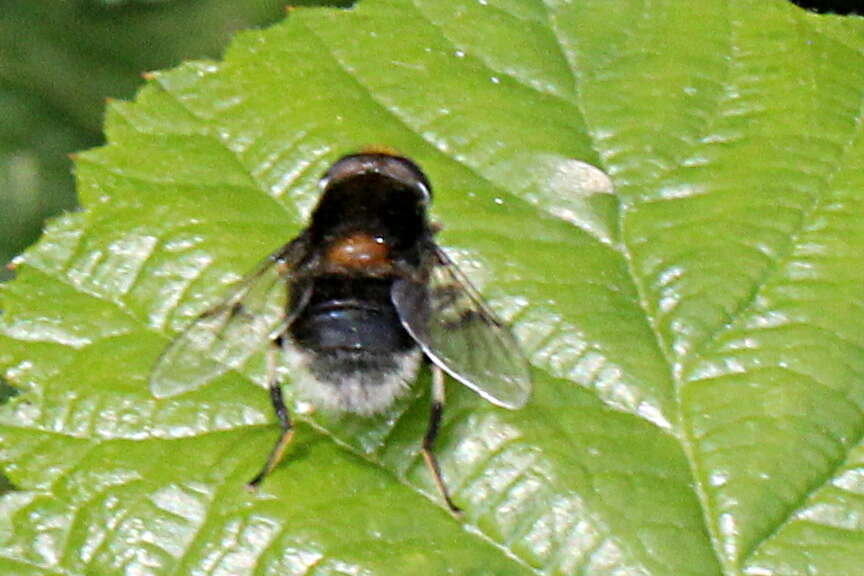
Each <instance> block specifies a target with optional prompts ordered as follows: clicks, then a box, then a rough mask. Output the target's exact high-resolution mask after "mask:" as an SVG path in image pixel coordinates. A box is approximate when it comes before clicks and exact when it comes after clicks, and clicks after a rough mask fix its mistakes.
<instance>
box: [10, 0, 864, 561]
mask: <svg viewBox="0 0 864 576" xmlns="http://www.w3.org/2000/svg"><path fill="white" fill-rule="evenodd" d="M862 102H864V21H862V20H861V19H856V18H842V17H825V16H818V15H815V14H811V13H807V12H805V11H803V10H801V9H798V8H796V7H794V6H792V5H791V4H789V3H787V2H783V1H779V0H750V1H742V2H725V1H720V0H717V1H711V0H706V1H704V2H699V3H698V7H697V6H696V4H695V3H694V4H693V5H692V6H691V5H690V4H685V3H681V2H677V1H673V0H665V1H664V0H660V1H657V2H652V3H648V4H646V3H642V2H635V1H632V2H630V1H622V2H608V1H607V0H586V1H581V2H554V1H549V2H546V3H543V2H539V1H530V0H480V1H478V0H465V1H461V0H449V1H442V0H415V1H413V2H404V1H397V0H364V1H363V2H362V3H360V4H359V5H358V6H357V7H356V8H355V9H353V10H347V11H346V10H327V9H314V10H312V9H310V10H297V11H295V12H293V13H292V14H291V15H290V16H289V18H288V19H287V21H286V22H285V23H283V24H280V25H278V26H276V27H274V28H271V29H269V30H266V31H256V32H249V33H244V34H242V35H240V36H239V37H238V38H237V39H236V40H235V42H234V44H233V46H232V48H231V49H230V50H229V51H228V53H227V54H226V56H225V59H224V61H221V62H209V61H208V62H194V63H188V64H186V65H184V66H182V67H180V68H178V69H176V70H173V71H170V72H163V73H158V74H156V75H155V76H154V78H153V79H152V80H151V81H150V82H149V84H148V86H147V87H146V88H145V89H143V90H142V91H141V92H140V94H139V95H138V97H137V99H136V101H135V102H134V103H130V104H127V103H116V104H113V105H112V106H111V108H110V112H109V115H108V119H107V123H106V129H107V137H108V145H107V146H106V147H104V148H101V149H98V150H94V151H92V152H88V153H86V154H84V155H82V156H81V157H80V158H79V160H78V162H77V177H78V190H79V194H80V196H81V200H82V203H83V205H84V207H85V208H86V210H85V211H83V212H80V213H77V214H72V215H68V216H66V217H64V218H62V219H59V220H56V221H55V222H54V223H53V224H52V225H51V227H50V229H49V230H48V232H47V233H46V235H45V237H44V238H43V240H42V241H41V242H40V243H39V244H38V245H37V246H35V247H34V248H33V249H31V250H30V251H29V252H28V253H27V254H26V256H25V257H24V258H23V259H22V261H21V264H20V267H19V276H18V279H17V280H16V281H15V282H14V283H11V284H9V285H7V286H5V287H4V290H3V308H4V310H5V312H4V315H3V316H2V319H0V321H2V336H0V364H2V365H3V366H4V368H5V375H6V378H7V379H9V380H10V381H11V382H13V383H14V384H15V385H16V386H18V387H20V388H21V389H22V394H20V395H19V396H17V397H15V398H13V399H12V400H10V401H9V402H8V403H7V404H6V405H5V406H4V408H3V411H2V416H0V439H2V444H0V461H2V463H3V466H4V469H5V471H6V473H7V474H8V476H9V477H10V478H11V479H12V481H13V482H14V483H15V485H16V486H17V487H18V488H19V490H18V491H17V492H14V493H12V494H9V495H7V496H6V497H5V498H4V499H3V500H2V508H3V513H2V514H0V518H3V525H2V527H0V571H2V572H4V573H15V574H108V575H110V574H154V575H157V574H194V575H198V574H208V575H215V574H226V575H227V574H231V575H238V574H256V575H258V574H262V575H263V574H268V575H269V574H362V575H367V574H368V575H389V574H394V575H395V574H399V575H402V574H447V573H449V574H470V575H475V574H476V575H480V574H490V575H491V574H495V575H500V574H554V575H564V574H567V575H569V574H587V575H591V576H595V575H607V574H617V575H622V574H627V575H666V574H674V575H676V576H681V575H712V574H726V575H732V574H747V575H752V576H759V575H766V574H783V575H784V576H785V575H792V576H794V575H799V574H801V575H804V574H808V575H814V574H815V575H832V576H833V575H845V574H857V573H859V572H860V566H862V565H864V446H862V434H864V414H862V408H864V354H862V352H864V192H862V190H864V176H862V174H864V170H862V163H864V139H862ZM365 144H386V145H389V146H391V147H394V148H396V149H398V150H400V151H402V152H403V153H405V154H406V155H409V156H410V157H412V158H413V159H415V160H416V161H417V162H419V163H420V164H421V165H422V166H423V167H424V168H425V169H426V171H427V172H428V174H429V175H430V178H431V180H432V182H433V185H434V186H435V205H434V214H435V217H436V218H437V219H438V220H440V221H441V222H442V223H443V224H444V225H445V230H444V232H443V233H442V234H441V243H442V245H443V246H444V247H445V249H446V250H447V251H448V253H449V254H450V255H451V256H452V257H453V258H454V259H455V260H456V261H457V262H458V263H459V264H460V266H461V267H462V268H463V269H464V270H465V272H466V274H467V275H468V276H470V277H471V279H472V281H473V282H474V283H476V284H477V285H478V287H479V289H480V290H481V292H482V293H483V294H484V295H485V296H486V297H487V298H488V299H489V300H490V302H491V304H492V307H493V308H495V310H496V311H498V312H499V313H500V314H501V315H502V316H504V317H506V319H507V320H509V321H511V322H512V324H513V326H514V329H515V331H516V333H517V336H518V337H519V339H520V340H521V341H522V342H523V345H524V347H525V349H526V352H527V354H528V356H529V357H530V360H531V363H532V369H533V379H534V394H533V396H532V398H531V400H530V401H529V403H528V405H527V406H526V407H525V408H523V409H521V410H518V411H507V410H504V409H501V408H497V407H495V406H492V405H491V404H489V403H487V402H484V401H483V400H481V399H480V398H478V397H477V396H476V395H475V394H474V393H472V392H471V391H470V390H468V389H466V388H464V387H462V386H459V385H457V384H456V383H454V382H449V383H448V402H449V404H448V412H447V417H446V421H445V425H444V429H443V432H442V437H441V441H440V444H439V454H440V457H441V461H442V467H443V470H444V475H445V477H446V478H447V480H448V482H449V484H450V487H451V489H452V491H453V494H454V499H455V500H456V502H457V503H458V504H459V505H460V506H462V507H463V508H464V509H465V517H464V519H463V520H462V521H458V520H456V519H454V518H452V517H450V516H449V515H448V514H447V512H446V511H445V510H444V509H443V508H442V506H441V503H440V501H439V499H438V496H437V494H436V492H435V489H434V487H433V485H432V483H431V481H430V479H429V475H428V473H427V471H426V470H425V469H424V467H423V463H422V460H421V459H420V458H419V457H418V454H417V449H418V447H419V443H420V438H421V437H422V433H423V429H424V426H425V421H426V416H427V411H428V392H426V391H425V390H426V389H427V388H428V384H429V375H428V373H424V374H422V375H421V377H420V379H419V381H418V386H417V392H416V394H415V395H413V396H411V397H408V398H406V399H405V401H404V402H402V403H401V404H400V405H399V406H397V407H395V408H394V410H393V411H392V412H391V413H389V414H387V415H385V416H382V417H380V418H377V419H374V420H371V421H370V420H365V419H360V418H356V419H352V418H346V417H342V418H336V417H333V416H328V415H326V414H324V413H321V412H318V413H310V412H308V411H307V412H304V413H302V414H301V420H302V424H301V425H300V427H299V429H298V431H297V439H296V444H295V445H294V446H293V448H292V450H291V451H290V453H289V456H288V458H287V460H286V461H285V462H284V463H283V464H282V465H281V466H280V467H279V468H278V469H277V471H276V472H275V473H274V475H273V476H272V477H271V478H270V479H268V481H267V482H266V483H265V484H264V486H263V490H262V491H261V492H260V493H258V494H254V495H253V494H248V493H246V492H245V491H244V490H243V483H244V482H245V481H247V480H248V479H249V478H250V477H251V476H252V475H253V474H254V473H255V471H256V470H257V468H258V467H259V466H260V465H261V463H262V461H263V458H264V457H265V455H266V453H267V450H268V449H269V447H270V446H271V443H272V442H273V441H274V439H275V437H276V435H277V426H276V425H275V419H274V417H273V415H272V414H271V410H270V407H269V405H268V400H267V394H266V391H265V390H264V389H263V388H262V387H261V384H262V382H261V363H260V361H259V360H260V358H256V359H253V361H251V362H250V363H249V364H248V365H247V366H246V368H245V369H244V370H243V371H242V373H233V372H232V373H229V374H225V375H224V376H222V377H220V378H219V379H218V380H217V381H215V382H213V383H212V384H211V385H208V386H205V387H202V388H200V389H197V390H194V391H191V392H189V393H186V394H183V395H180V396H178V397H176V398H170V399H163V400H160V401H157V400H154V399H153V398H152V397H151V396H150V395H149V393H148V392H147V378H148V372H149V370H150V368H151V366H152V365H153V362H154V361H155V360H156V358H157V357H158V355H159V353H160V351H161V350H162V349H163V348H164V347H165V346H166V345H167V344H168V342H169V341H170V339H171V337H172V336H173V335H175V334H176V333H177V332H178V331H179V330H181V329H182V327H183V326H184V325H186V324H188V322H189V321H190V320H191V319H192V318H193V317H194V316H195V315H196V314H197V313H199V312H200V311H202V310H203V309H205V308H206V307H207V306H208V305H210V304H212V303H213V302H215V301H217V300H218V298H219V295H220V294H221V293H224V291H225V288H226V285H227V284H229V283H231V282H232V281H235V280H236V279H237V278H238V277H239V276H240V275H241V274H243V273H244V272H245V271H247V270H249V269H251V268H252V267H253V266H254V265H255V263H256V261H258V260H259V259H260V258H262V257H264V256H265V255H266V254H268V253H269V252H271V251H272V250H274V249H275V248H277V247H278V246H279V245H280V244H281V243H284V242H285V241H287V240H288V239H289V238H290V237H292V236H293V235H294V234H295V233H296V232H297V230H299V228H300V227H301V226H302V223H303V221H304V218H305V216H306V215H307V214H308V212H309V210H310V208H311V206H312V205H313V204H314V202H315V199H316V195H317V191H316V181H317V178H318V177H319V175H320V174H321V173H322V172H323V171H324V169H325V168H326V167H327V165H328V164H329V163H330V162H332V161H333V160H335V159H336V158H338V157H339V156H340V155H341V154H343V153H347V152H350V151H354V150H356V149H358V148H359V147H361V146H363V145H365ZM580 162H588V163H590V164H594V165H597V166H599V167H600V168H601V169H603V170H604V171H606V172H607V173H608V174H609V175H610V176H611V177H612V180H613V181H614V183H615V186H616V191H615V193H614V194H609V193H608V190H605V189H604V187H603V186H597V187H594V188H592V187H591V186H588V185H587V183H586V182H587V180H586V179H585V178H584V177H583V176H584V175H585V172H584V169H583V168H584V167H583V165H582V164H580ZM286 378H287V379H289V380H290V374H286ZM287 389H288V390H289V391H290V384H289V386H288V387H287ZM301 408H302V406H301Z"/></svg>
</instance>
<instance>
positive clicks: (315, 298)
mask: <svg viewBox="0 0 864 576" xmlns="http://www.w3.org/2000/svg"><path fill="white" fill-rule="evenodd" d="M391 285H392V282H391V281H390V280H387V279H384V278H346V277H344V276H342V277H336V276H334V277H325V278H318V279H316V280H315V281H314V285H313V288H312V290H313V291H312V295H311V297H310V301H309V303H308V304H307V306H306V308H305V309H304V311H303V313H302V314H301V315H300V317H298V318H297V320H296V321H295V322H294V324H292V326H291V335H292V340H293V341H294V343H295V344H297V346H298V347H299V348H300V350H301V351H302V350H305V352H306V354H305V356H306V362H305V363H306V367H307V369H308V371H309V375H310V376H311V378H310V379H300V380H298V381H297V386H298V389H299V392H300V393H301V395H302V396H304V397H305V398H306V399H307V400H309V401H311V402H313V403H314V404H315V405H317V406H321V407H325V408H329V409H331V410H336V411H341V412H354V413H357V414H365V415H369V414H375V413H377V412H381V411H382V410H385V409H386V408H387V407H389V406H390V405H391V404H393V402H394V400H395V399H396V398H397V397H399V396H400V395H401V394H403V393H404V392H405V391H406V390H407V389H408V386H409V385H410V383H411V382H412V381H413V380H414V378H415V376H416V373H417V367H418V366H419V364H420V357H421V354H420V351H419V349H418V348H417V345H416V343H415V342H414V340H413V339H412V338H411V336H410V335H409V334H408V332H407V331H406V330H405V329H404V328H403V327H402V322H401V321H400V319H399V314H398V313H397V312H396V308H395V306H394V305H393V302H392V301H391V299H390V287H391Z"/></svg>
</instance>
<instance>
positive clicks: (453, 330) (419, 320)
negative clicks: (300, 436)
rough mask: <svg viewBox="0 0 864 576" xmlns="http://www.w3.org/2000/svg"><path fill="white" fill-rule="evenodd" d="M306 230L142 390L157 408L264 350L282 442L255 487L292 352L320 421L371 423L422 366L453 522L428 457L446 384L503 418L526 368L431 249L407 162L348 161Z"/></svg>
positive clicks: (287, 432) (425, 183)
mask: <svg viewBox="0 0 864 576" xmlns="http://www.w3.org/2000/svg"><path fill="white" fill-rule="evenodd" d="M320 187H321V190H322V193H321V197H320V199H319V201H318V204H317V206H316V207H315V209H314V211H313V213H312V215H311V217H310V220H309V223H308V225H307V227H306V228H305V229H304V230H302V231H301V232H300V234H299V235H298V236H297V237H296V238H294V239H293V240H291V241H290V242H288V243H287V244H286V245H284V246H282V247H281V248H279V249H278V250H277V251H276V252H274V253H273V254H271V255H270V256H269V257H268V258H266V259H265V260H264V261H263V262H261V263H260V264H259V265H258V266H257V267H256V268H255V269H254V270H252V271H251V272H250V273H249V274H248V275H247V276H246V277H245V278H244V279H243V280H241V281H240V282H239V283H238V284H237V285H236V286H235V287H234V288H233V289H232V290H231V291H230V292H229V293H228V295H227V296H226V297H225V298H224V300H222V302H221V303H220V304H218V305H216V306H215V307H213V308H211V309H210V310H208V311H206V312H204V313H203V314H202V315H201V316H199V317H198V318H197V319H196V320H195V321H193V322H192V324H191V325H190V326H189V327H188V328H187V329H186V330H185V331H184V332H183V333H182V334H180V335H179V336H178V337H177V338H176V339H175V340H174V341H173V342H172V344H171V345H170V346H169V347H168V348H167V349H166V350H165V352H164V353H163V354H162V356H161V357H160V359H159V361H158V363H157V364H156V366H155V368H154V370H153V372H152V374H151V379H150V389H151V391H152V392H153V394H154V395H155V396H157V397H160V398H162V397H170V396H176V395H179V394H182V393H185V392H189V391H191V390H194V389H196V388H198V387H200V386H203V385H204V384H206V383H207V382H210V381H212V380H213V379H214V378H216V377H218V376H220V375H222V374H224V373H225V372H227V371H229V370H232V369H239V368H241V367H242V366H243V364H244V363H245V362H246V361H247V360H248V359H249V357H250V356H252V355H253V354H255V353H256V352H258V351H260V350H261V349H264V348H266V350H267V378H268V385H269V390H270V398H271V401H272V404H273V408H274V410H275V412H276V416H277V418H278V420H279V423H280V426H281V434H280V436H279V439H278V440H277V441H276V444H275V445H274V447H273V449H272V451H271V452H270V455H269V457H268V458H267V462H266V463H265V464H264V466H263V467H262V469H261V471H260V472H259V473H258V474H257V475H256V476H255V477H254V478H253V479H252V480H251V481H250V482H249V486H250V487H251V488H255V487H257V486H258V485H259V484H260V483H261V482H262V481H263V480H264V478H265V477H266V476H267V475H268V474H270V472H272V471H273V469H274V468H275V467H276V466H277V465H278V464H279V462H280V461H281V459H282V456H283V453H284V451H285V449H286V448H287V446H288V445H289V443H290V441H291V438H292V435H293V423H292V419H291V415H290V413H289V411H288V408H287V407H286V405H285V401H284V399H283V396H282V388H281V385H280V382H279V380H278V376H277V367H278V365H279V362H280V359H281V355H282V354H284V353H286V352H287V351H292V352H294V353H296V357H298V358H299V359H300V360H299V362H297V363H296V365H292V369H294V370H295V375H296V377H295V378H292V385H293V386H294V387H295V392H296V394H297V396H298V397H299V398H303V399H304V400H307V401H309V402H310V403H312V404H313V405H316V406H319V407H321V408H324V409H328V410H333V411H341V412H351V413H356V414H360V415H373V414H377V413H380V412H382V411H384V410H386V409H387V408H388V407H389V406H391V405H392V404H393V402H394V401H395V400H396V399H397V398H398V397H399V396H400V395H402V394H404V393H405V392H406V391H407V390H408V389H409V387H410V385H411V384H412V383H413V381H414V379H415V378H416V375H417V371H418V369H419V367H420V365H421V363H422V361H423V359H424V358H425V359H426V360H427V361H428V362H429V363H430V364H431V368H432V394H431V396H432V404H431V410H430V416H429V423H428V426H427V430H426V434H425V436H424V437H423V443H422V449H421V450H422V455H423V458H424V460H425V462H426V465H427V467H428V468H429V470H430V472H431V474H432V477H433V479H434V481H435V485H436V486H437V488H438V491H439V492H440V494H441V496H442V497H443V499H444V502H445V503H446V505H447V507H448V508H449V509H450V511H451V512H453V513H454V514H458V513H459V508H458V507H457V506H456V505H455V504H454V503H453V501H452V499H451V497H450V493H449V491H448V489H447V485H446V484H445V482H444V479H443V477H442V474H441V470H440V467H439V466H438V461H437V458H436V457H435V452H434V446H435V440H436V438H437V435H438V430H439V428H440V424H441V419H442V416H443V411H444V373H445V372H446V373H447V374H449V375H450V376H452V377H453V378H455V379H456V380H458V381H459V382H461V383H462V384H464V385H466V386H468V387H469V388H471V389H472V390H474V391H475V392H477V393H478V394H480V396H482V397H483V398H485V399H486V400H488V401H489V402H492V403H493V404H497V405H499V406H503V407H505V408H510V409H518V408H521V407H522V406H523V405H524V404H525V402H526V401H527V400H528V396H529V394H530V390H531V380H530V374H529V368H528V362H527V361H526V359H525V357H524V356H523V354H522V352H521V351H520V349H519V346H518V345H517V343H516V340H515V339H514V337H513V335H512V334H511V332H510V330H509V329H508V328H507V327H506V326H505V324H504V323H502V322H501V321H500V320H498V319H497V318H496V317H495V315H494V314H493V313H492V312H491V311H490V310H489V308H488V307H487V306H486V305H485V304H484V303H483V301H482V299H481V298H480V296H479V295H478V294H477V292H476V290H475V289H474V288H473V287H472V286H471V284H470V282H469V281H468V280H467V278H466V277H465V276H464V275H463V274H462V272H461V271H460V270H459V269H458V268H457V267H456V265H455V264H454V263H453V262H452V261H451V260H450V259H449V258H448V257H447V255H446V254H445V253H444V251H443V250H442V249H441V248H440V247H439V246H438V245H437V244H436V242H435V240H434V236H435V233H436V232H437V228H436V227H435V226H433V225H432V224H431V223H430V222H429V218H428V214H427V208H428V206H429V204H430V202H431V199H432V188H431V185H430V184H429V180H428V179H427V178H426V175H425V174H424V173H423V171H422V170H421V169H420V168H419V167H418V166H417V165H416V164H415V163H414V162H412V161H411V160H409V159H408V158H404V157H402V156H397V155H394V154H390V153H383V152H367V153H360V154H352V155H349V156H345V157H343V158H342V159H340V160H339V161H337V162H336V163H335V164H333V165H332V166H331V167H330V169H329V170H327V172H326V173H325V174H324V176H323V178H322V179H321V183H320Z"/></svg>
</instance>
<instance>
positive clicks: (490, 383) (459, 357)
mask: <svg viewBox="0 0 864 576" xmlns="http://www.w3.org/2000/svg"><path fill="white" fill-rule="evenodd" d="M433 251H434V257H435V263H434V265H433V266H432V267H431V270H430V276H429V282H428V287H427V286H424V285H423V284H422V283H420V282H416V281H414V280H411V279H407V278H406V279H400V280H397V281H396V282H394V284H393V291H392V298H393V303H394V305H395V306H396V309H397V310H398V311H399V317H400V318H401V319H402V324H403V325H404V326H405V329H406V330H407V331H408V333H409V334H411V336H412V337H413V338H414V339H415V340H416V341H417V343H418V344H419V345H420V347H421V348H422V349H423V351H424V352H425V353H426V355H427V356H428V357H429V359H430V360H432V362H434V363H435V364H436V365H438V366H439V367H441V368H442V369H443V370H445V371H446V372H447V373H448V374H450V375H451V376H453V377H454V378H456V379H457V380H459V381H460V382H462V383H463V384H465V385H466V386H468V387H469V388H471V389H472V390H474V391H476V392H477V393H478V394H480V395H481V396H483V397H484V398H486V399H487V400H489V401H490V402H492V403H494V404H498V405H499V406H504V407H506V408H511V409H516V408H521V407H522V406H524V405H525V402H527V401H528V396H529V395H530V393H531V375H530V371H529V368H528V361H527V360H526V359H525V356H524V355H523V354H522V351H521V350H520V348H519V345H518V343H517V342H516V339H515V338H514V337H513V334H512V333H511V332H510V330H509V328H507V326H506V325H504V324H503V323H502V322H501V321H500V320H498V319H497V318H496V317H495V315H494V314H492V312H491V311H490V310H489V309H488V308H487V307H486V305H485V304H484V303H483V300H482V299H481V298H480V296H479V295H478V294H477V291H476V290H475V289H474V288H473V287H472V286H471V283H470V282H469V281H468V279H467V278H465V276H464V275H463V274H462V272H460V271H459V269H458V268H457V267H456V265H455V264H453V262H452V261H451V260H450V259H449V258H448V257H447V255H446V254H444V252H442V251H441V250H440V249H439V248H437V247H435V248H434V249H433Z"/></svg>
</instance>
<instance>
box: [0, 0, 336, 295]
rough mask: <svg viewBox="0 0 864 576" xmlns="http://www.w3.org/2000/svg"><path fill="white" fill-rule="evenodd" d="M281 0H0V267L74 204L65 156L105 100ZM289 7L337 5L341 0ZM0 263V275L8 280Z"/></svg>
mask: <svg viewBox="0 0 864 576" xmlns="http://www.w3.org/2000/svg"><path fill="white" fill-rule="evenodd" d="M287 3H288V2H286V0H247V1H244V2H237V1H235V0H63V1H58V0H0V266H2V265H3V264H5V263H6V262H8V261H9V260H10V259H11V258H12V257H14V256H15V254H17V253H18V252H20V251H21V250H22V249H23V248H24V247H25V246H27V245H28V244H30V243H32V242H33V241H34V240H35V239H36V237H37V236H38V235H39V232H40V229H41V227H42V222H43V221H44V219H45V218H46V217H49V216H52V215H55V214H57V213H59V212H61V211H62V210H67V209H70V208H73V207H74V206H75V204H76V199H75V191H74V182H73V177H72V164H71V161H70V160H69V158H68V154H70V153H72V152H74V151H77V150H81V149H85V148H90V147H92V146H96V145H98V144H100V143H101V142H102V135H101V126H102V114H103V109H104V105H105V99H106V98H121V99H122V98H129V97H130V96H132V94H133V93H134V92H135V90H136V88H137V87H138V86H139V85H140V84H141V82H142V80H141V73H142V72H143V71H147V70H155V69H160V68H167V67H171V66H175V65H177V64H179V63H180V62H182V61H184V60H189V59H196V58H207V57H216V56H218V55H219V54H220V53H221V52H222V49H223V48H224V46H226V45H227V43H228V41H229V39H230V38H231V37H232V36H233V34H234V33H235V32H236V31H237V30H240V29H244V28H250V27H257V26H266V25H268V24H271V23H273V22H276V21H278V20H280V19H281V18H282V17H283V16H284V13H285V5H286V4H287ZM292 4H307V5H309V4H314V5H322V4H325V5H333V6H340V5H341V6H345V5H348V4H350V2H347V1H345V0H319V1H317V2H316V1H310V0H301V1H300V2H292ZM9 275H10V274H9V272H7V271H6V270H5V269H0V280H4V279H6V278H8V277H9Z"/></svg>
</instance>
